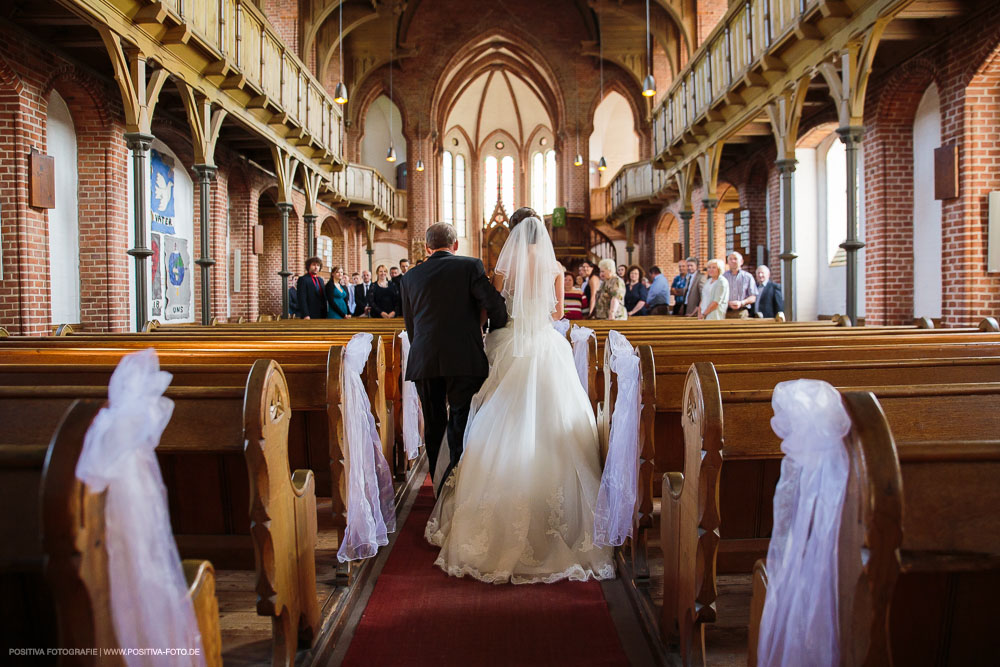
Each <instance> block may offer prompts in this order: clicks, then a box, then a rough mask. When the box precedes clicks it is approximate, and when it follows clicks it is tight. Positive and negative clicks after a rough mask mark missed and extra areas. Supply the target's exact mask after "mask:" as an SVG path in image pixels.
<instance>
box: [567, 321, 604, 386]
mask: <svg viewBox="0 0 1000 667" xmlns="http://www.w3.org/2000/svg"><path fill="white" fill-rule="evenodd" d="M596 335H597V334H595V333H594V330H593V329H588V328H587V327H581V326H579V325H576V324H574V325H573V331H572V333H570V335H569V337H570V339H571V340H572V342H573V365H575V366H576V374H577V375H579V376H580V384H582V385H583V390H584V391H588V389H589V387H588V386H587V384H588V383H587V375H588V373H587V371H588V369H589V367H590V345H588V344H587V343H588V341H590V339H591V338H594V337H595V336H596Z"/></svg>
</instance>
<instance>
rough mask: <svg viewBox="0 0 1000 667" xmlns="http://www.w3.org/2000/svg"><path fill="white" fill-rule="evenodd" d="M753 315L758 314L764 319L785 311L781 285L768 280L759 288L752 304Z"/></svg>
mask: <svg viewBox="0 0 1000 667" xmlns="http://www.w3.org/2000/svg"><path fill="white" fill-rule="evenodd" d="M754 310H755V312H754V315H756V314H757V313H758V312H759V313H760V314H761V315H763V316H764V317H774V316H775V315H777V314H778V313H779V312H784V310H785V297H783V296H782V295H781V285H778V284H775V283H773V282H771V281H770V280H769V281H767V284H766V285H764V287H762V288H761V290H760V294H758V295H757V302H756V303H755V304H754Z"/></svg>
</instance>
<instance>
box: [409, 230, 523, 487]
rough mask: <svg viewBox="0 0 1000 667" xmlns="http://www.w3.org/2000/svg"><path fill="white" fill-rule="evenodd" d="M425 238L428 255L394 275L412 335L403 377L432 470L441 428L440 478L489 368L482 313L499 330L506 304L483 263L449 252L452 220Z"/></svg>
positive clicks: (454, 456)
mask: <svg viewBox="0 0 1000 667" xmlns="http://www.w3.org/2000/svg"><path fill="white" fill-rule="evenodd" d="M425 241H426V244H427V255H428V257H427V261H425V262H423V263H422V264H420V265H419V266H415V267H413V268H412V269H410V270H409V271H407V272H406V275H405V276H403V277H402V278H401V280H400V286H401V297H402V304H403V306H402V309H403V318H404V319H405V321H406V333H407V336H408V337H409V339H410V355H409V358H408V359H407V363H406V378H405V379H407V380H410V381H412V382H413V383H414V384H415V385H416V388H417V394H418V395H419V396H420V404H421V407H422V409H423V413H424V442H425V443H426V447H427V460H428V463H429V464H430V470H431V473H432V474H433V473H434V470H435V469H436V466H437V460H438V454H439V452H440V449H441V440H442V438H443V437H444V435H445V432H446V431H447V434H448V447H449V449H450V451H451V458H450V461H449V464H448V468H447V470H445V473H444V475H442V476H441V478H440V479H441V481H443V480H445V479H447V478H448V474H449V473H450V472H451V470H452V469H453V468H454V467H455V465H456V464H457V463H458V460H459V459H460V458H461V456H462V449H463V446H464V437H465V424H466V422H467V421H468V419H469V404H470V403H471V401H472V397H473V396H474V395H475V393H476V392H477V391H479V388H480V387H481V386H482V384H483V382H484V381H485V380H486V376H487V375H488V373H489V362H488V361H487V360H486V352H485V350H484V349H483V329H482V320H481V319H480V317H481V313H482V311H484V310H485V311H486V315H487V318H488V321H489V327H490V328H491V329H499V328H502V327H503V326H504V325H505V324H506V323H507V308H506V306H505V304H504V300H503V298H502V297H501V296H500V294H499V293H497V291H496V289H495V288H494V287H493V285H491V284H490V281H489V280H488V279H487V278H486V271H485V270H484V269H483V263H482V261H480V260H479V259H477V258H475V257H460V256H457V255H455V252H456V251H457V250H458V237H457V236H456V234H455V227H454V226H453V225H449V224H447V223H444V222H437V223H434V224H433V225H431V226H430V227H429V228H428V229H427V234H426V238H425ZM449 409H450V417H449ZM439 483H440V482H439Z"/></svg>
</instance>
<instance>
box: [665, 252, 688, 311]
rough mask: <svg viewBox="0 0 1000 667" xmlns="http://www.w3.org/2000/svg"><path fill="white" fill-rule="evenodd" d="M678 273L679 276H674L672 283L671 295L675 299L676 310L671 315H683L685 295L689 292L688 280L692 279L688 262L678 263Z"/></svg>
mask: <svg viewBox="0 0 1000 667" xmlns="http://www.w3.org/2000/svg"><path fill="white" fill-rule="evenodd" d="M677 271H678V272H677V275H676V276H674V281H673V282H672V283H670V294H671V295H672V296H673V297H674V309H673V311H672V312H671V314H672V315H683V314H684V293H685V292H686V291H687V284H688V280H690V278H691V276H690V274H689V273H688V264H687V260H684V259H682V260H681V261H679V262H677Z"/></svg>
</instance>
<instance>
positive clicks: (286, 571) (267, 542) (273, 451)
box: [243, 359, 320, 665]
mask: <svg viewBox="0 0 1000 667" xmlns="http://www.w3.org/2000/svg"><path fill="white" fill-rule="evenodd" d="M290 414H291V409H290V402H289V395H288V385H287V383H286V382H285V377H284V373H283V372H282V370H281V366H279V365H278V364H277V363H276V362H274V361H271V360H268V359H261V360H258V361H257V362H256V363H255V364H254V365H253V368H252V369H251V371H250V377H249V378H248V379H247V387H246V399H245V403H244V422H243V427H244V437H245V453H246V461H247V472H248V474H249V479H250V498H251V507H250V534H251V537H252V539H253V542H254V555H255V558H256V560H257V568H256V571H257V582H256V591H257V613H258V614H260V615H262V616H271V617H272V627H273V655H272V664H274V665H292V664H294V661H295V652H296V650H297V648H298V645H299V643H300V642H302V643H305V644H308V645H310V646H311V645H312V643H313V642H314V641H315V639H316V637H317V636H318V633H319V624H320V613H319V602H318V599H317V597H316V556H315V547H316V533H317V525H316V495H315V482H314V480H313V475H312V471H309V470H297V471H295V474H294V475H293V474H292V473H291V471H290V469H289V465H288V453H287V450H286V447H282V446H280V445H278V444H276V443H282V444H283V443H285V442H286V441H287V440H286V439H287V437H288V423H289V417H290ZM282 517H284V518H287V520H281V518H282Z"/></svg>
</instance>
